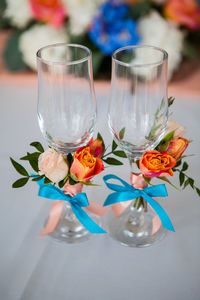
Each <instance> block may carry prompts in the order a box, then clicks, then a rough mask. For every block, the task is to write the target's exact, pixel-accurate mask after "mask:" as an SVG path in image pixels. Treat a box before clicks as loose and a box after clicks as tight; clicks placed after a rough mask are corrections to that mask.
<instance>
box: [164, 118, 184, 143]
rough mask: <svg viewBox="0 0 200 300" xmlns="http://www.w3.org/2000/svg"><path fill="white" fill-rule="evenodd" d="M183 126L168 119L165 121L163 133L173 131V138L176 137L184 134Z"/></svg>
mask: <svg viewBox="0 0 200 300" xmlns="http://www.w3.org/2000/svg"><path fill="white" fill-rule="evenodd" d="M185 129H186V128H185V127H184V126H182V125H180V124H178V123H177V122H175V121H173V120H171V119H169V120H168V122H167V129H166V133H165V135H167V134H168V133H169V132H171V131H174V139H176V138H178V137H182V136H183V135H184V134H185Z"/></svg>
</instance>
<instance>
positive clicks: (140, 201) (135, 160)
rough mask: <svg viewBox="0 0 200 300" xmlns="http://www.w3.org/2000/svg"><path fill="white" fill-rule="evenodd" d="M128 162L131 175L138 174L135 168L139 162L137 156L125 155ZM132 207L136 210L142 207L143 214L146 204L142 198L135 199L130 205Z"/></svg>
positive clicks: (145, 210)
mask: <svg viewBox="0 0 200 300" xmlns="http://www.w3.org/2000/svg"><path fill="white" fill-rule="evenodd" d="M126 155H127V157H128V160H129V164H130V168H131V172H132V173H140V171H139V169H138V167H137V163H138V162H139V159H140V158H139V157H137V156H132V155H130V154H129V153H126ZM131 205H132V207H134V208H135V207H137V209H139V208H140V206H141V205H142V206H143V208H144V212H147V202H146V201H145V200H144V199H143V198H142V197H138V198H136V199H135V201H133V203H132V204H131Z"/></svg>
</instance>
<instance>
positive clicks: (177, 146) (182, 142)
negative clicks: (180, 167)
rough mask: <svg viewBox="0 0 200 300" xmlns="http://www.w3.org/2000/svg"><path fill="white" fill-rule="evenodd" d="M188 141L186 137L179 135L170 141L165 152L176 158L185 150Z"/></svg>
mask: <svg viewBox="0 0 200 300" xmlns="http://www.w3.org/2000/svg"><path fill="white" fill-rule="evenodd" d="M188 143H189V142H188V140H187V139H184V138H182V137H179V138H177V139H175V140H173V141H171V142H170V144H169V147H168V149H167V152H168V153H169V154H170V155H171V156H173V157H174V158H175V159H176V160H177V159H179V158H180V157H181V155H182V154H183V152H184V151H185V150H186V148H187V146H188Z"/></svg>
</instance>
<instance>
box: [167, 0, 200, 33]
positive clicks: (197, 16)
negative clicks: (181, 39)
mask: <svg viewBox="0 0 200 300" xmlns="http://www.w3.org/2000/svg"><path fill="white" fill-rule="evenodd" d="M164 14H165V16H166V17H167V18H169V19H171V20H173V21H174V22H176V23H178V24H180V25H185V26H186V27H188V28H190V29H193V30H194V29H198V28H199V27H200V7H199V6H198V3H197V2H196V1H195V0H168V1H167V2H166V5H165V7H164Z"/></svg>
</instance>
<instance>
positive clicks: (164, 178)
mask: <svg viewBox="0 0 200 300" xmlns="http://www.w3.org/2000/svg"><path fill="white" fill-rule="evenodd" d="M157 178H158V179H160V180H163V181H165V182H167V183H169V184H170V185H171V186H173V187H174V188H175V189H176V190H177V191H180V189H179V188H178V187H177V186H175V185H174V184H173V183H171V181H170V180H169V179H167V178H166V177H157Z"/></svg>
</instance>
